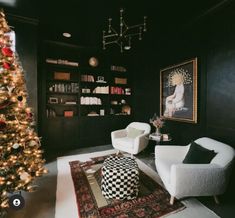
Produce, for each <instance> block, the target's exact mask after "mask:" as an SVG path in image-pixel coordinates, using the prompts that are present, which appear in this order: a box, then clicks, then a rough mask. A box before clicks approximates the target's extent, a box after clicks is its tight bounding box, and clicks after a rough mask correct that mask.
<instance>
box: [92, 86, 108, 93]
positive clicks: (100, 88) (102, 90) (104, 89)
mask: <svg viewBox="0 0 235 218" xmlns="http://www.w3.org/2000/svg"><path fill="white" fill-rule="evenodd" d="M93 93H96V94H109V86H97V87H96V88H95V89H94V90H93Z"/></svg>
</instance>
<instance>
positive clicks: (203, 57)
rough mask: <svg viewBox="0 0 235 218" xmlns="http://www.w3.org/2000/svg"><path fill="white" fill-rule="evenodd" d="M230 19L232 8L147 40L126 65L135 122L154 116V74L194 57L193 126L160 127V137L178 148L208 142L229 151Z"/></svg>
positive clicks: (233, 28) (233, 118)
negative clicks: (195, 116) (224, 145)
mask: <svg viewBox="0 0 235 218" xmlns="http://www.w3.org/2000/svg"><path fill="white" fill-rule="evenodd" d="M234 19H235V13H234V7H230V8H222V9H221V10H219V11H216V12H215V13H213V14H209V15H208V16H205V17H202V18H201V19H200V20H197V22H194V23H192V24H191V25H190V26H187V27H182V29H179V32H174V33H172V34H168V35H164V34H162V35H161V34H159V35H160V37H159V36H158V35H155V36H153V37H152V39H151V40H147V42H146V44H147V45H146V46H145V48H144V49H142V50H141V52H139V54H138V55H135V56H133V59H132V63H131V65H132V66H133V69H132V70H133V74H135V77H134V78H133V79H134V91H133V93H134V108H135V114H134V115H135V120H144V121H148V120H149V118H150V117H151V116H152V115H153V113H154V112H156V113H157V114H159V113H160V106H159V104H160V69H162V68H165V67H167V66H171V65H174V64H178V63H181V62H183V61H185V60H189V59H191V58H194V57H197V58H198V122H197V124H190V123H183V122H177V121H166V126H165V130H164V131H166V132H169V133H170V134H171V135H172V136H173V139H174V142H175V143H179V144H187V143H189V142H190V141H191V140H193V139H196V138H198V137H200V136H210V137H213V138H215V139H219V140H221V141H223V142H226V143H229V144H231V145H232V146H233V147H235V134H234V131H235V114H234V112H233V111H234V109H235V95H234V92H235V85H234V84H235V83H234V81H235V61H234V59H235V37H234V35H235V25H234V22H233V21H234ZM149 31H151V30H149ZM136 63H138V65H137V64H136Z"/></svg>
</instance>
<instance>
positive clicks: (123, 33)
mask: <svg viewBox="0 0 235 218" xmlns="http://www.w3.org/2000/svg"><path fill="white" fill-rule="evenodd" d="M123 14H124V9H122V8H121V9H120V26H119V33H118V32H117V31H116V30H115V29H114V28H113V27H112V18H109V19H108V20H109V25H108V31H107V34H106V32H105V31H103V49H106V45H110V44H117V45H118V46H119V47H120V52H123V49H125V50H129V49H130V48H131V37H134V36H138V37H139V40H141V39H142V34H143V32H146V31H147V29H146V19H147V17H146V16H145V17H144V22H143V23H140V24H136V25H132V26H128V25H127V23H126V22H125V21H124V17H123ZM137 28H139V30H138V32H137ZM129 30H132V31H131V32H132V33H128V31H129ZM128 37H129V40H128V42H129V43H128V44H127V45H125V44H126V39H127V38H128ZM106 40H108V41H106ZM123 46H124V47H123Z"/></svg>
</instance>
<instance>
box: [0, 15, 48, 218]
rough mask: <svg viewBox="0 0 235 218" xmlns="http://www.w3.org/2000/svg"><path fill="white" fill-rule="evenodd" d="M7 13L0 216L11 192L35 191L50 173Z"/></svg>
mask: <svg viewBox="0 0 235 218" xmlns="http://www.w3.org/2000/svg"><path fill="white" fill-rule="evenodd" d="M10 32H11V29H10V28H9V26H8V24H7V22H6V19H5V15H4V13H3V12H2V11H0V155H1V158H0V216H1V213H2V212H3V211H4V209H5V208H7V207H8V206H9V205H8V195H9V194H13V193H15V192H18V191H28V192H32V191H34V190H35V188H36V186H35V185H32V182H34V180H35V179H36V177H38V176H42V175H43V174H45V173H47V169H45V168H44V163H45V160H44V159H42V152H43V151H42V150H41V149H40V146H41V145H40V139H39V137H38V136H37V133H36V132H35V131H34V129H33V128H32V127H33V126H34V124H35V123H34V119H33V112H32V109H31V108H29V107H28V106H27V97H28V93H27V90H26V86H25V79H24V70H23V68H22V67H21V64H20V62H19V58H18V56H17V54H16V53H15V50H14V48H12V41H11V38H10V34H9V33H10Z"/></svg>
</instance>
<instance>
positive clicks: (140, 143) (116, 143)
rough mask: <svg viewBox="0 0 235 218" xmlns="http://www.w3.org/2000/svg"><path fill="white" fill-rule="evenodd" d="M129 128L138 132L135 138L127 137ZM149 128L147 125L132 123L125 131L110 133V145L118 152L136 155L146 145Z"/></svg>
mask: <svg viewBox="0 0 235 218" xmlns="http://www.w3.org/2000/svg"><path fill="white" fill-rule="evenodd" d="M131 128H134V129H136V130H140V131H139V134H138V135H137V136H136V137H128V131H130V129H131ZM150 131H151V127H150V125H149V124H148V123H141V122H132V123H130V124H129V125H128V126H127V127H126V128H125V129H120V130H116V131H113V132H111V139H112V145H113V147H114V148H115V149H117V150H118V151H124V152H127V153H130V154H131V155H132V156H133V155H135V154H138V153H139V152H140V151H142V150H143V149H145V148H146V147H147V145H148V138H147V136H148V135H149V133H150Z"/></svg>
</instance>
